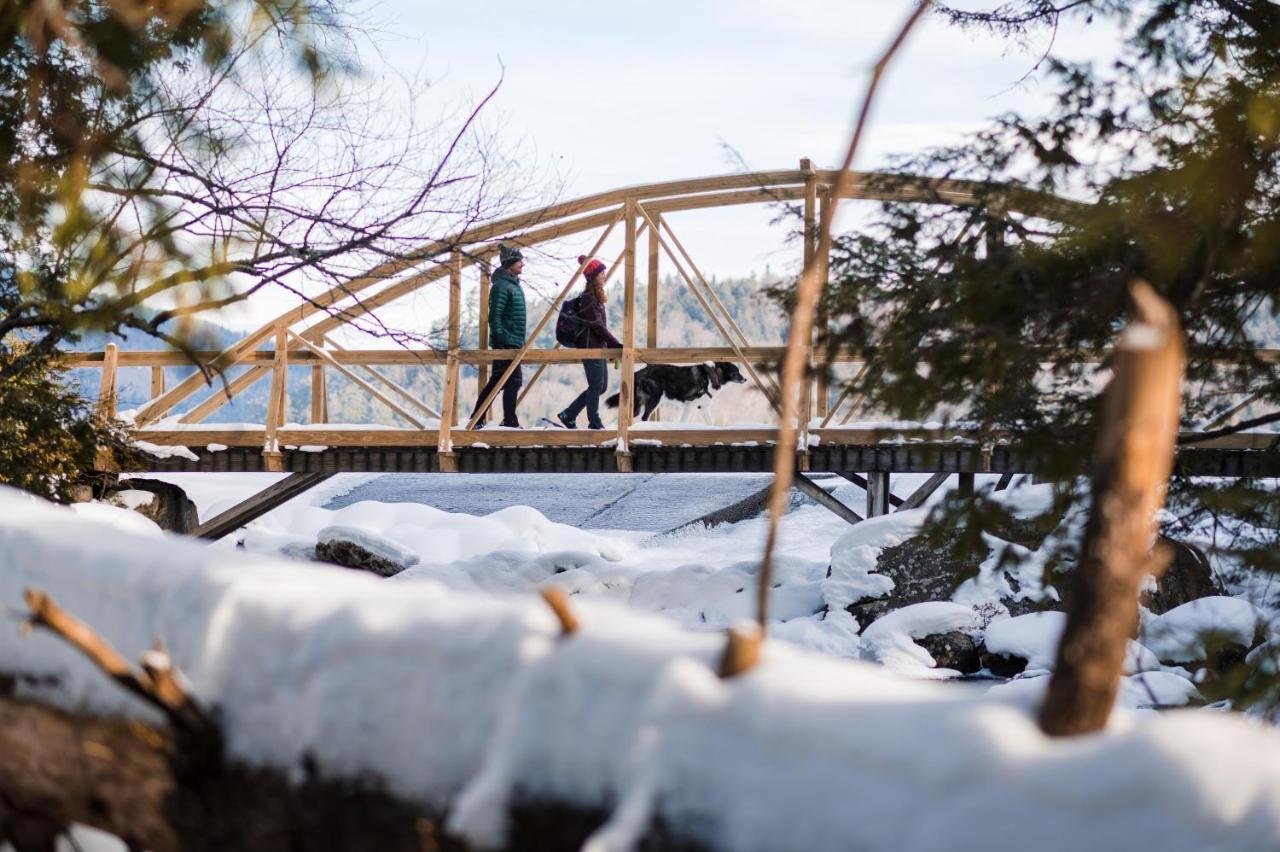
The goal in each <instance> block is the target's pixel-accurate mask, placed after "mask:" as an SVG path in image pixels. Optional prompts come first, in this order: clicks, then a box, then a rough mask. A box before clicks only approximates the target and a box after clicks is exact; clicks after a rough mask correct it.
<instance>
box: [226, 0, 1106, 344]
mask: <svg viewBox="0 0 1280 852" xmlns="http://www.w3.org/2000/svg"><path fill="white" fill-rule="evenodd" d="M973 5H984V4H973ZM368 9H369V13H370V15H371V16H372V19H373V20H374V22H375V23H376V24H377V25H378V26H379V27H380V29H381V30H382V31H383V35H381V36H379V37H378V38H377V43H378V46H379V52H380V55H375V53H374V52H373V51H369V52H368V55H367V56H366V58H365V65H366V71H365V73H366V75H367V76H368V79H369V83H370V85H376V84H377V81H378V76H379V74H380V73H382V72H383V71H385V70H387V69H391V70H396V71H400V72H403V73H410V74H411V73H415V72H419V73H425V75H426V76H427V77H428V78H429V79H430V80H431V81H432V84H431V85H430V86H429V87H424V89H423V90H422V91H421V92H420V93H419V95H418V98H419V104H418V107H419V109H420V110H421V111H422V113H423V114H432V113H436V112H439V111H440V110H442V109H447V107H448V106H449V105H450V104H459V103H466V102H469V101H474V100H476V99H479V98H480V97H482V96H483V94H484V93H485V92H487V91H488V90H489V89H490V88H491V87H492V86H493V84H494V83H495V82H496V81H497V80H498V78H499V75H500V74H504V75H505V79H504V82H503V85H502V86H501V89H500V91H499V92H498V95H497V96H496V98H495V99H494V101H493V103H492V104H491V106H490V107H489V110H488V114H487V119H486V120H487V121H488V122H489V123H490V124H493V125H499V126H501V127H502V132H503V134H504V135H505V136H507V137H509V139H510V140H511V144H512V146H513V147H516V146H524V147H523V150H525V151H527V152H528V156H527V157H526V158H525V168H527V169H529V170H531V171H532V172H535V173H538V174H550V173H551V172H553V171H554V172H557V173H559V174H560V175H562V176H563V177H564V179H565V186H564V190H563V192H562V197H564V198H572V197H576V196H579V195H585V194H589V193H592V192H597V191H601V190H606V189H612V188H617V187H621V186H626V185H629V184H636V183H646V182H653V181H662V180H672V179H677V178H683V177H695V176H702V175H711V174H719V173H725V172H733V171H740V170H741V168H742V166H741V165H740V164H739V162H738V161H737V160H736V159H735V158H736V157H741V159H742V160H743V161H744V162H745V163H746V165H747V167H749V168H751V169H777V168H791V167H795V166H796V165H797V164H798V162H799V160H800V158H801V157H804V156H808V157H811V158H813V159H814V161H815V163H816V164H817V165H819V166H820V167H821V166H834V165H836V164H838V162H839V160H840V158H841V156H842V154H843V151H844V149H845V147H846V146H847V144H848V134H849V131H850V128H851V126H852V115H853V110H854V107H855V105H856V103H857V102H858V101H859V100H860V98H861V95H862V92H863V89H864V87H865V85H866V81H867V78H868V73H869V69H870V67H871V65H872V63H873V62H874V61H875V59H876V57H877V56H878V55H879V54H880V53H881V52H882V51H883V49H884V47H885V45H886V44H887V41H888V39H889V38H890V37H891V35H892V34H893V33H894V32H895V31H896V29H897V27H898V26H899V25H900V23H901V21H902V20H903V18H904V16H905V14H906V13H907V12H908V11H909V5H908V3H907V2H885V0H843V2H839V0H648V2H645V3H637V4H632V3H626V4H622V3H608V2H604V3H601V2H585V0H555V2H548V3H529V2H527V0H519V2H518V1H517V0H472V2H470V3H465V4H463V3H458V2H456V0H447V2H446V0H387V1H386V2H378V3H370V5H369V7H368ZM1046 38H1047V37H1046ZM1114 44H1115V41H1114V37H1113V35H1112V34H1111V33H1109V32H1107V31H1105V30H1102V29H1101V28H1100V27H1098V26H1096V25H1095V26H1091V27H1087V28H1085V27H1083V26H1082V27H1077V28H1074V29H1068V30H1065V31H1063V32H1060V33H1059V34H1058V36H1057V40H1056V43H1055V52H1057V53H1058V54H1061V55H1065V56H1070V57H1075V58H1087V57H1090V56H1093V55H1094V54H1095V53H1099V52H1103V53H1105V52H1107V51H1109V50H1112V49H1114V48H1113V46H1114ZM1045 45H1046V40H1045V39H1040V40H1038V41H1037V42H1036V43H1035V44H1034V45H1031V46H1030V47H1029V48H1028V49H1016V48H1012V47H1011V46H1010V45H1009V44H1007V43H1004V42H1001V41H999V40H995V39H991V38H986V37H982V36H979V35H974V34H969V33H962V32H959V31H957V30H955V29H953V28H950V27H947V26H945V25H944V24H943V23H942V22H941V21H940V20H937V19H936V18H929V19H926V20H925V21H924V22H923V25H922V26H920V27H919V28H918V29H917V31H916V32H915V34H914V35H913V37H912V39H911V41H910V42H909V43H908V45H907V47H906V49H905V50H904V51H902V52H901V53H900V54H899V57H898V59H897V60H896V62H895V64H894V66H893V67H892V68H891V70H890V72H889V75H888V76H887V78H886V80H885V82H884V85H883V88H882V90H881V95H880V98H879V100H878V102H877V107H876V110H875V113H874V120H873V123H872V124H871V126H870V130H869V134H868V136H867V137H866V138H865V145H864V148H863V150H862V152H861V154H860V156H859V158H858V161H857V163H856V165H857V166H858V167H861V168H875V167H877V166H882V165H884V164H885V163H886V162H887V160H888V158H889V157H890V156H891V155H893V154H899V153H904V152H909V151H913V150H919V149H921V148H924V147H928V146H932V145H937V144H943V143H947V142H952V141H956V140H958V139H960V138H962V137H963V134H964V133H965V132H967V131H971V130H973V129H974V128H976V127H978V126H980V125H981V124H982V123H983V121H984V119H986V118H988V117H990V116H993V115H995V114H998V113H1000V112H1003V111H1006V110H1011V109H1026V108H1032V107H1034V106H1035V105H1036V104H1037V103H1038V102H1040V101H1041V100H1042V99H1043V98H1044V97H1045V96H1046V92H1045V90H1044V88H1043V87H1042V86H1041V85H1040V84H1038V83H1036V82H1034V81H1032V82H1021V83H1020V82H1019V81H1020V79H1021V78H1023V77H1024V76H1025V75H1026V74H1027V72H1028V71H1029V70H1030V69H1031V67H1032V66H1033V65H1034V64H1035V61H1036V59H1037V58H1038V56H1039V53H1040V51H1042V50H1043V48H1044V47H1045ZM731 152H732V153H731ZM851 212H852V211H851ZM854 215H855V216H856V213H854ZM771 216H772V212H771V211H770V210H769V209H767V208H766V207H763V206H760V207H749V208H740V209H735V210H725V211H714V212H697V213H689V214H683V215H682V216H681V217H679V219H678V220H676V221H673V225H674V226H675V227H676V228H677V230H678V232H679V233H680V234H681V236H682V239H683V240H684V242H685V243H686V245H687V247H688V248H689V249H690V251H691V252H692V253H693V254H694V256H695V258H696V259H697V260H698V263H699V265H700V266H701V267H702V269H703V271H704V272H706V273H707V274H708V275H712V274H716V275H720V276H726V275H742V274H747V273H750V272H753V271H763V269H764V268H765V266H766V265H767V264H768V265H772V267H773V268H774V269H775V270H778V269H780V268H785V267H787V265H788V264H792V263H794V262H795V261H796V259H795V258H793V257H792V255H793V254H795V251H793V250H790V249H785V248H784V247H783V241H782V229H781V228H776V227H775V228H773V229H770V228H769V227H768V225H767V223H768V222H769V220H770V218H771ZM591 239H592V237H591V236H587V237H584V238H583V241H584V242H589V241H590V240H591ZM586 247H587V246H583V250H585V248H586ZM568 248H569V249H570V250H573V251H576V250H577V249H574V247H573V246H570V247H568ZM610 248H612V247H610ZM606 253H607V252H606ZM567 274H569V273H568V272H566V271H565V270H562V269H559V268H554V269H549V268H545V265H544V268H541V269H530V270H529V277H530V283H531V284H534V285H537V284H538V283H539V282H540V283H541V284H542V286H544V287H545V286H551V285H553V284H554V283H555V281H557V280H561V281H562V280H564V277H565V276H566V275H567ZM435 302H436V300H435V299H434V298H431V297H428V298H425V299H419V300H417V306H418V307H417V310H416V313H418V314H422V312H423V311H425V312H426V314H430V313H432V312H433V311H434V310H435V309H436V306H435ZM280 304H282V303H281V302H272V303H270V304H268V302H267V300H265V299H262V300H258V301H257V302H255V306H254V308H253V309H252V311H251V312H250V315H249V316H246V317H241V318H239V319H238V320H237V324H238V325H239V324H245V323H247V322H250V321H252V320H255V319H259V318H261V317H262V316H265V315H268V314H269V313H270V312H271V311H273V310H275V309H276V308H277V307H278V306H279V305H280ZM407 316H408V315H406V317H407ZM408 321H414V322H417V321H425V315H420V316H418V317H417V318H416V319H409V320H408Z"/></svg>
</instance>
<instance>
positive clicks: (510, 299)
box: [489, 268, 526, 349]
mask: <svg viewBox="0 0 1280 852" xmlns="http://www.w3.org/2000/svg"><path fill="white" fill-rule="evenodd" d="M525 320H526V318H525V310H524V288H522V287H521V286H520V279H519V278H517V277H516V276H515V275H514V274H512V273H511V271H510V270H507V269H502V268H499V269H498V270H497V271H495V272H494V273H493V280H492V283H491V284H490V286H489V346H490V347H492V348H494V349H519V348H520V347H521V346H524V336H525Z"/></svg>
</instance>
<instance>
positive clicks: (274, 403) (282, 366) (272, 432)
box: [262, 326, 289, 471]
mask: <svg viewBox="0 0 1280 852" xmlns="http://www.w3.org/2000/svg"><path fill="white" fill-rule="evenodd" d="M288 359H289V346H288V331H287V330H286V329H285V328H284V326H281V327H280V328H279V329H277V330H276V353H275V365H274V366H273V367H272V372H271V395H270V396H269V397H268V398H267V422H266V429H265V432H264V435H263V442H262V455H263V458H264V459H265V460H266V466H267V469H268V470H271V471H276V470H279V469H280V444H279V442H278V441H277V440H276V433H277V432H278V431H279V430H280V424H281V422H282V420H283V417H284V404H285V388H286V384H287V382H288V379H289V360H288Z"/></svg>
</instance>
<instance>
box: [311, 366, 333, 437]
mask: <svg viewBox="0 0 1280 852" xmlns="http://www.w3.org/2000/svg"><path fill="white" fill-rule="evenodd" d="M311 422H312V423H328V422H329V388H328V385H327V383H326V381H325V374H324V365H323V364H316V365H314V366H312V368H311Z"/></svg>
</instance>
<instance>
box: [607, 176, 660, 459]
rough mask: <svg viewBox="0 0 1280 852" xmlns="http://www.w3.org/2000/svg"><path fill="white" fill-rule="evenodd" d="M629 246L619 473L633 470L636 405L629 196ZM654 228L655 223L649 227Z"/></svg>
mask: <svg viewBox="0 0 1280 852" xmlns="http://www.w3.org/2000/svg"><path fill="white" fill-rule="evenodd" d="M623 216H624V217H626V220H627V221H626V229H627V230H626V233H627V245H626V249H625V250H624V252H623V265H622V269H623V279H622V380H621V387H620V388H619V391H618V447H617V450H616V451H615V458H616V460H617V465H618V472H619V473H630V472H631V471H632V470H633V467H632V458H631V447H630V445H629V443H628V440H627V438H628V434H629V432H630V430H631V418H632V411H631V409H632V407H633V406H634V405H635V402H634V400H635V375H634V374H635V364H636V200H635V198H634V197H628V198H627V200H626V203H625V205H624V208H623ZM650 227H652V226H650Z"/></svg>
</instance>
